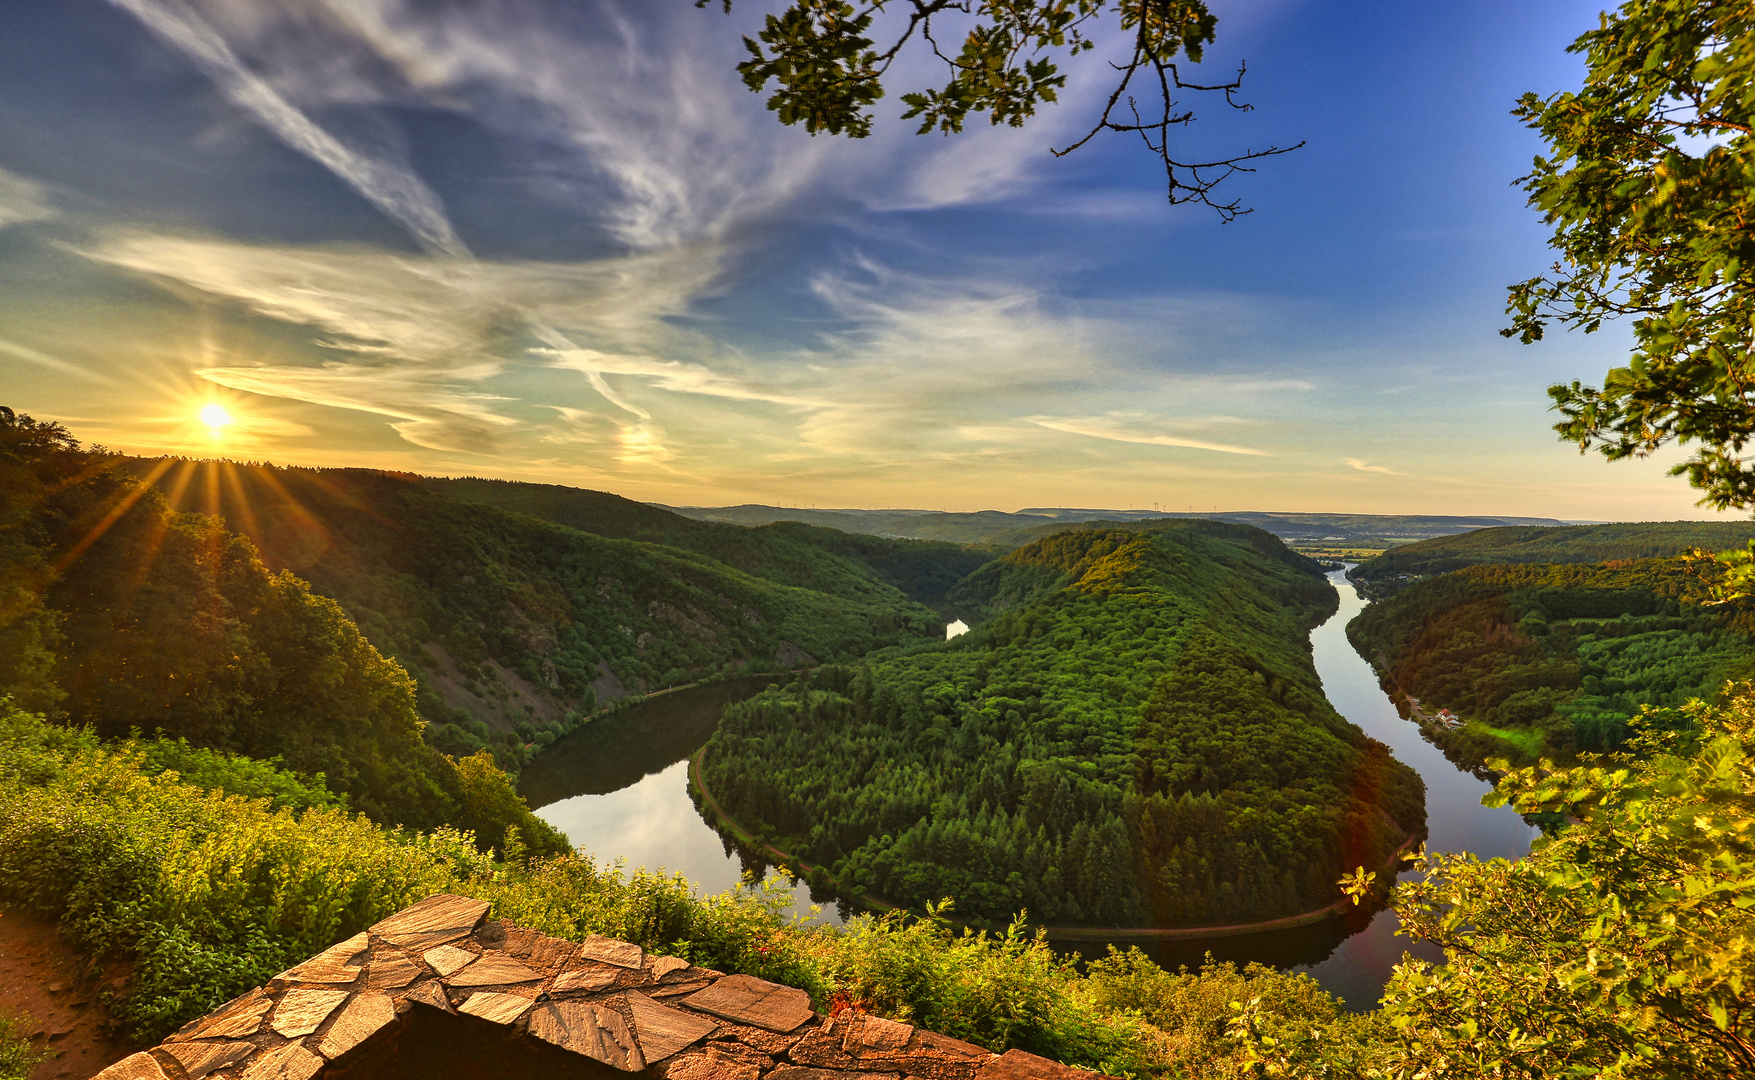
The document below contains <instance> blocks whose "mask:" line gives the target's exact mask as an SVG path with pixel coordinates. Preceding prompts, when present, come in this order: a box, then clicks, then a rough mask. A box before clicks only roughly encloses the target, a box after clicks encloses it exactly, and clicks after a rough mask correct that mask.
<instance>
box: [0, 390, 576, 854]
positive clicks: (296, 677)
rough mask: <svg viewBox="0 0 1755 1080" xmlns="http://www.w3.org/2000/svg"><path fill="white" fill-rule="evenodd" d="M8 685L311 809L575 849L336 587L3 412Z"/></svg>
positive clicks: (32, 699)
mask: <svg viewBox="0 0 1755 1080" xmlns="http://www.w3.org/2000/svg"><path fill="white" fill-rule="evenodd" d="M7 698H10V699H11V700H12V702H14V703H15V704H17V705H20V706H23V707H24V708H27V709H31V710H33V711H39V712H42V713H44V714H46V715H49V716H53V717H57V718H60V719H64V720H66V721H69V722H70V723H72V724H73V725H79V726H83V725H89V726H91V727H92V728H93V729H95V731H96V732H97V733H98V734H99V735H102V736H104V737H107V738H116V739H125V738H127V737H128V736H129V734H130V732H141V733H144V734H146V735H147V736H151V735H153V734H155V733H162V734H164V735H167V736H170V737H172V738H173V739H184V740H187V743H179V742H175V741H171V742H164V741H160V742H157V743H149V744H148V745H147V748H146V753H147V758H148V760H150V761H154V762H157V763H158V764H159V767H161V768H162V767H167V766H168V767H171V768H175V769H177V770H179V771H182V772H184V773H185V774H186V775H188V777H189V778H190V779H191V780H194V781H196V782H198V783H199V782H202V781H203V778H212V785H211V786H214V787H226V788H230V789H232V790H240V786H239V785H240V783H241V784H242V787H241V790H247V791H249V792H251V793H252V794H273V793H276V792H278V793H280V794H285V793H287V792H294V793H297V792H304V793H305V794H304V795H301V796H300V799H301V800H302V801H303V802H304V803H305V804H318V805H327V804H329V803H331V802H333V799H332V798H331V797H329V796H328V795H326V794H324V790H325V788H326V789H327V791H330V792H336V793H339V794H341V795H343V796H345V797H346V799H347V801H348V804H349V805H350V806H351V807H352V808H353V809H355V810H360V811H364V812H365V813H367V814H369V815H370V816H371V817H372V818H373V819H374V820H376V821H379V822H382V823H385V824H393V825H407V826H411V827H413V828H417V829H432V828H434V827H436V826H439V825H447V824H449V825H456V826H461V827H463V828H467V829H470V830H472V831H474V832H475V833H476V835H477V838H478V839H479V840H480V841H481V842H483V843H493V844H499V843H501V842H502V841H503V839H504V837H505V834H506V829H507V827H508V826H515V827H517V828H518V829H519V830H520V832H521V833H522V838H523V842H524V843H525V844H526V845H527V846H528V847H529V848H530V849H531V850H533V851H558V850H564V849H565V848H566V846H567V845H566V841H565V840H563V839H562V838H561V837H560V836H559V835H558V834H556V833H555V832H554V831H553V830H552V829H550V828H548V826H547V825H545V824H544V823H542V822H541V821H539V820H537V819H536V818H535V817H534V816H532V815H531V813H530V811H529V810H528V809H526V808H525V806H524V804H523V802H522V801H520V800H519V799H518V798H517V796H516V794H515V793H514V792H513V790H512V787H511V784H510V782H509V781H508V779H507V777H506V775H505V774H504V773H503V772H501V771H500V770H499V769H497V768H495V766H494V763H493V759H492V758H491V757H490V756H489V755H487V754H485V753H482V754H477V755H472V756H470V757H467V758H464V759H463V760H461V761H457V760H452V759H450V758H448V757H446V756H444V755H442V754H440V753H438V752H437V751H435V750H434V749H433V748H431V747H429V746H428V745H426V744H425V743H424V742H423V741H422V737H421V724H420V720H419V717H418V716H417V715H416V712H415V693H414V686H413V684H412V683H411V682H410V680H409V678H408V675H407V673H406V672H404V671H403V669H402V668H401V667H399V666H398V665H397V664H396V663H395V662H394V661H392V660H389V659H387V658H385V657H384V656H383V655H382V654H381V653H380V652H379V651H378V650H377V649H375V648H373V647H372V645H371V644H370V643H369V642H367V641H366V639H365V638H364V637H363V636H362V635H361V634H360V631H359V628H358V627H357V626H355V625H354V623H353V621H352V620H350V619H349V618H348V617H347V615H346V613H345V612H344V611H343V610H342V609H341V607H340V606H339V605H337V604H336V603H335V602H334V601H333V600H330V599H327V598H325V597H322V596H317V595H313V593H312V592H311V590H310V589H309V587H308V586H307V585H306V584H305V582H303V581H300V580H299V579H298V578H296V577H294V576H293V575H292V574H290V573H279V574H276V573H273V572H271V571H270V570H269V568H268V567H266V566H264V565H263V564H262V561H261V560H260V559H258V558H257V556H256V552H255V550H254V548H253V547H252V545H251V544H250V542H249V541H248V540H246V539H244V538H243V537H241V536H238V535H237V534H236V533H233V532H231V531H229V530H227V529H226V528H224V527H223V526H222V525H221V524H220V523H219V522H218V521H216V520H215V519H213V518H210V517H204V516H201V515H197V514H177V513H173V512H172V511H171V510H170V509H169V508H168V507H167V506H166V505H165V500H164V499H163V497H162V496H160V495H159V494H158V492H156V491H154V490H153V489H151V488H150V487H147V486H145V485H142V484H141V483H139V482H138V481H136V480H134V479H133V478H132V477H130V476H128V475H127V474H126V473H124V472H123V470H121V469H120V468H118V467H117V459H116V458H115V457H114V456H113V455H108V454H103V453H94V452H90V451H87V450H85V449H83V448H82V447H80V445H79V444H78V443H77V442H76V441H75V440H74V439H73V438H72V436H70V435H69V434H68V433H67V432H66V431H65V430H64V429H62V428H60V427H59V426H58V425H55V424H39V423H37V422H35V421H33V420H32V419H31V418H30V417H27V416H19V415H16V414H14V413H13V412H12V411H11V410H9V409H5V408H0V703H3V702H4V701H5V699H7ZM190 744H192V745H193V747H196V748H206V749H210V750H215V751H222V752H224V753H221V754H203V753H200V752H198V751H197V750H193V749H191V745H190ZM239 754H241V755H248V757H249V758H252V759H260V760H253V761H252V760H245V759H243V758H234V757H230V756H228V755H239ZM275 764H284V765H285V766H287V767H289V768H291V769H293V770H295V771H296V772H298V773H300V774H303V776H304V777H306V778H313V779H311V780H310V782H309V783H306V782H304V781H303V780H301V779H299V778H292V777H286V776H283V775H280V774H279V771H278V770H277V769H275V768H274V765H275ZM311 791H315V792H317V794H316V795H315V796H310V792H311ZM88 839H91V837H89V836H88ZM93 842H96V841H95V840H94V841H93Z"/></svg>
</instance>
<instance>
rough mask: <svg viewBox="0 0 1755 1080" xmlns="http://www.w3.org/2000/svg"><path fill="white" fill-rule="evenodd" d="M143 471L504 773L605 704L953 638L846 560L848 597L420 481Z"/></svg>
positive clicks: (444, 729) (458, 747)
mask: <svg viewBox="0 0 1755 1080" xmlns="http://www.w3.org/2000/svg"><path fill="white" fill-rule="evenodd" d="M129 467H130V468H131V469H132V470H133V471H134V472H135V473H137V474H138V475H141V476H143V477H145V478H147V479H148V480H149V481H150V482H152V483H153V484H155V485H156V486H157V488H158V489H160V490H161V491H162V492H163V493H164V495H165V498H166V499H167V500H168V501H169V502H170V504H171V505H172V506H174V507H176V508H178V509H193V510H201V511H203V512H207V513H217V514H219V515H220V516H222V517H223V518H224V519H225V520H226V522H227V523H228V524H229V525H231V526H232V527H233V528H235V529H237V530H238V531H239V532H242V533H244V534H245V535H247V536H249V537H250V538H251V539H252V540H253V541H255V543H256V545H257V547H258V548H259V549H260V550H261V553H262V558H263V560H264V561H265V562H266V563H267V564H268V565H269V566H270V567H272V568H274V569H277V570H278V569H283V568H284V569H290V570H292V571H293V572H295V573H297V574H298V575H299V576H300V577H302V578H304V579H305V580H307V581H309V582H310V583H311V585H312V587H313V588H314V589H315V590H316V591H317V592H319V593H321V594H323V595H325V596H330V597H333V598H334V599H335V600H337V601H339V602H340V603H341V605H342V606H343V607H344V608H345V609H346V610H347V612H348V613H349V614H350V615H351V616H352V617H353V619H354V620H355V621H357V622H358V624H359V626H360V628H361V629H362V630H363V631H364V632H365V634H366V636H367V637H368V638H369V639H370V640H371V641H372V643H373V644H374V645H376V646H377V647H378V648H379V649H381V650H382V651H384V652H386V653H388V654H389V655H391V656H393V657H395V658H396V659H398V660H400V661H402V663H403V665H404V666H405V667H407V668H408V670H409V671H410V672H411V673H412V674H413V675H414V676H415V678H416V679H417V681H418V683H419V695H420V696H419V703H420V711H421V714H422V715H423V716H424V717H426V718H427V719H428V720H429V721H432V722H433V727H431V728H429V731H428V734H429V737H430V738H432V739H433V740H434V741H435V744H436V745H439V746H440V747H442V748H445V749H450V750H454V751H458V752H460V751H462V750H468V749H471V748H473V747H474V746H477V745H480V743H481V742H482V741H483V740H488V741H490V742H491V743H492V744H493V746H494V748H495V750H496V753H497V754H498V755H500V756H501V757H502V759H504V760H506V762H507V764H515V763H517V762H518V761H520V760H522V758H523V757H524V756H525V751H524V749H523V747H524V745H525V744H526V743H529V742H532V741H546V739H547V738H550V737H552V733H550V732H545V729H547V728H551V727H553V726H554V725H555V724H556V723H557V722H561V721H564V720H565V719H566V717H567V716H568V715H569V714H576V713H578V712H579V711H582V710H589V709H590V708H591V707H592V706H593V704H595V703H598V702H604V701H609V700H613V699H616V698H619V697H622V696H625V695H627V694H634V693H644V692H648V691H650V690H655V689H659V688H662V687H665V686H670V685H676V684H680V683H685V682H690V681H693V680H695V679H698V678H701V677H704V676H710V675H716V674H720V673H726V672H732V671H739V670H743V671H752V672H753V671H778V670H784V669H788V668H794V667H799V666H804V665H809V664H813V663H816V662H818V661H820V660H828V659H834V658H853V657H857V656H861V655H864V654H865V653H866V652H868V651H870V650H872V649H874V648H878V647H880V646H884V645H889V644H895V643H899V642H906V641H912V640H919V639H922V638H937V637H940V636H941V635H942V632H943V631H942V627H943V621H942V619H940V618H939V617H938V616H937V615H936V614H935V613H934V612H932V611H930V610H928V609H927V608H925V607H923V606H921V605H920V604H917V603H915V602H913V601H911V600H909V599H908V598H907V597H906V596H904V595H902V594H901V593H900V592H899V591H897V590H896V589H894V588H893V587H891V586H889V585H887V584H885V583H883V582H882V581H879V580H876V578H875V577H874V576H872V574H870V573H856V572H855V569H854V568H852V564H850V563H846V562H845V561H843V563H841V564H834V565H835V566H836V567H838V568H839V570H840V571H841V572H842V576H841V577H840V578H838V579H837V581H836V583H835V584H836V585H838V586H844V588H841V589H840V590H839V591H838V592H837V593H833V594H831V593H829V592H826V591H820V590H817V589H807V588H799V587H796V586H790V585H783V584H777V583H776V582H774V581H770V580H764V579H762V578H758V577H754V576H751V575H750V574H747V573H743V572H741V571H738V570H735V569H732V568H731V567H729V566H726V565H725V564H723V563H720V562H717V561H715V560H713V559H710V558H707V557H705V556H703V555H699V554H696V553H695V552H692V551H685V550H681V549H678V548H673V547H663V546H660V545H657V544H649V543H641V542H638V541H633V540H623V539H611V538H607V537H604V536H600V535H593V534H590V533H585V532H581V531H579V530H577V529H573V528H568V527H566V526H563V525H558V524H555V523H554V522H552V521H546V520H542V519H540V518H537V517H532V516H530V515H527V514H523V513H516V512H513V511H509V510H505V509H501V508H499V507H495V506H488V505H481V504H479V503H475V502H465V501H463V500H461V499H456V498H450V497H447V496H445V495H441V494H439V493H437V492H436V491H434V490H431V489H429V488H428V487H427V486H426V485H425V483H424V482H423V481H422V480H421V479H420V478H419V477H415V476H409V475H400V474H390V473H384V472H378V471H374V470H366V469H322V470H318V469H296V468H277V467H273V466H244V465H235V464H230V463H211V462H209V463H197V462H190V461H182V460H175V459H157V460H145V459H135V460H133V461H131V462H130V463H129ZM609 499H611V500H613V497H609ZM624 504H625V505H624ZM607 505H610V506H612V507H614V508H615V509H616V510H617V512H618V513H625V514H626V515H627V519H626V520H627V521H628V522H629V524H628V526H627V527H629V528H634V527H639V520H640V516H641V515H640V509H644V510H648V511H650V513H649V514H647V515H645V516H646V517H648V518H650V517H651V516H652V515H659V514H663V513H664V512H663V511H661V510H656V509H652V508H638V504H626V501H625V500H616V501H612V502H609V503H608V504H607ZM630 506H631V507H635V508H637V509H634V510H629V509H628V507H630ZM831 562H832V561H831V560H829V559H827V558H819V559H817V560H816V561H815V562H813V563H811V564H809V566H805V567H801V568H800V573H801V574H803V573H805V571H806V570H821V569H822V568H823V567H824V566H829V565H831Z"/></svg>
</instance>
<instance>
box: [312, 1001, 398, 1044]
mask: <svg viewBox="0 0 1755 1080" xmlns="http://www.w3.org/2000/svg"><path fill="white" fill-rule="evenodd" d="M395 1021H396V1006H395V1005H394V1004H392V1003H391V1001H390V995H389V994H384V993H374V992H371V991H368V992H366V993H362V994H355V995H354V998H353V1000H352V1001H350V1002H348V1003H347V1008H345V1009H343V1010H341V1015H339V1016H337V1017H336V1018H335V1023H333V1024H330V1025H329V1031H328V1032H327V1033H326V1034H325V1035H324V1036H323V1041H322V1042H321V1043H319V1044H318V1045H317V1053H319V1054H321V1055H323V1056H324V1057H325V1058H327V1059H329V1060H330V1061H334V1060H335V1059H336V1058H338V1057H340V1056H341V1055H343V1054H345V1053H347V1052H348V1051H349V1050H352V1049H353V1048H354V1047H356V1046H358V1045H359V1044H360V1043H363V1042H365V1041H366V1040H367V1039H369V1038H371V1037H372V1036H373V1035H376V1034H377V1033H378V1032H380V1031H382V1030H384V1029H385V1028H387V1027H389V1026H390V1025H391V1024H392V1023H394V1022H395Z"/></svg>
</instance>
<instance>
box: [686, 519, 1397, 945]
mask: <svg viewBox="0 0 1755 1080" xmlns="http://www.w3.org/2000/svg"><path fill="white" fill-rule="evenodd" d="M1264 552H1267V554H1264ZM1304 563H1305V561H1304V560H1302V558H1301V557H1298V556H1294V555H1291V554H1290V553H1287V552H1284V551H1283V549H1282V548H1280V546H1279V542H1278V541H1276V540H1274V539H1273V538H1272V537H1270V536H1267V534H1265V533H1261V532H1260V531H1259V530H1254V529H1249V528H1247V527H1241V526H1233V525H1223V524H1215V523H1203V522H1187V523H1172V524H1168V525H1161V526H1156V527H1153V528H1151V529H1146V530H1124V529H1102V530H1078V531H1073V532H1067V533H1061V534H1057V535H1055V536H1053V537H1049V538H1047V539H1044V540H1042V541H1038V542H1037V543H1036V544H1033V545H1030V546H1028V547H1025V548H1023V549H1020V550H1019V551H1017V552H1014V553H1012V554H1011V555H1008V556H1007V557H1006V558H1005V559H1004V560H1002V561H1001V562H1000V563H997V564H993V565H992V566H990V567H988V568H984V569H983V570H982V571H979V572H977V574H976V575H975V576H974V577H973V578H971V579H970V580H969V581H967V582H965V584H964V585H963V586H960V587H959V591H961V592H964V593H965V594H966V595H967V596H968V597H969V599H970V600H971V601H972V602H975V603H978V604H979V605H981V606H983V607H985V608H986V609H987V610H989V611H992V612H996V614H994V615H993V617H991V618H990V619H988V620H987V621H986V622H985V623H984V624H983V625H981V626H980V627H978V628H977V629H976V630H974V631H972V632H971V633H969V634H967V635H964V636H963V637H960V638H958V639H956V640H955V641H953V642H950V643H947V644H945V645H940V646H935V647H932V648H927V649H917V650H913V651H911V652H908V653H898V652H892V653H890V654H888V655H881V656H879V657H876V658H873V659H871V660H870V661H868V662H866V663H862V664H859V665H855V666H839V667H832V668H825V669H822V670H819V671H818V672H816V673H814V674H813V675H811V676H809V677H804V678H800V679H797V680H795V681H794V682H793V683H792V684H791V685H789V686H786V687H781V688H775V689H771V690H769V691H767V692H766V693H764V694H761V695H758V696H757V697H755V698H752V699H750V700H748V701H746V702H743V703H741V704H739V705H735V706H732V707H731V708H730V709H728V710H727V713H726V716H725V719H724V720H723V721H722V722H721V724H720V727H719V729H718V731H717V732H716V733H715V735H714V736H713V739H712V740H711V742H709V744H708V746H707V748H706V750H705V754H704V765H703V770H704V779H705V781H706V784H707V786H708V788H709V790H710V791H711V792H712V794H713V795H714V797H715V798H716V799H718V800H719V801H720V802H721V803H722V804H723V805H724V806H725V807H726V808H727V810H728V811H729V812H730V813H731V814H732V816H733V817H735V818H736V819H737V820H738V821H739V823H740V824H743V825H745V826H746V827H753V828H756V829H758V830H760V831H761V832H762V833H763V834H764V835H765V836H766V837H767V838H769V839H770V840H771V841H773V842H774V843H776V844H777V845H778V846H779V847H781V848H782V849H783V850H786V851H788V852H789V853H791V854H793V855H795V856H797V857H798V858H800V859H802V860H803V861H805V862H807V863H811V864H816V865H820V866H821V867H823V868H824V870H823V873H822V875H819V876H820V878H821V880H819V881H818V882H817V884H820V885H832V886H833V887H835V888H837V889H838V890H839V891H841V892H842V893H843V894H844V895H856V894H861V893H867V894H875V895H877V896H880V897H883V898H885V899H888V900H891V901H895V902H899V903H903V904H908V905H913V906H919V905H921V904H924V903H926V902H929V901H935V900H937V899H940V898H943V897H954V898H955V899H956V901H957V905H958V906H957V910H958V911H960V912H962V913H963V914H965V915H970V916H975V917H978V918H983V919H988V920H993V921H996V922H998V921H1004V920H1006V919H1008V918H1010V917H1011V916H1012V915H1013V914H1014V913H1016V912H1017V911H1019V910H1020V909H1025V908H1027V909H1028V910H1029V913H1030V915H1031V917H1032V918H1033V919H1036V920H1038V921H1042V922H1047V923H1051V924H1086V925H1098V926H1137V925H1148V924H1149V925H1161V926H1174V925H1198V924H1203V923H1206V924H1211V923H1228V922H1239V921H1244V920H1248V919H1259V918H1268V917H1274V916H1281V915H1288V914H1293V913H1296V912H1301V911H1306V910H1309V909H1312V908H1315V907H1319V906H1321V905H1323V904H1326V903H1329V902H1331V901H1333V900H1334V899H1335V898H1336V897H1337V896H1338V895H1339V893H1338V891H1337V888H1336V886H1335V881H1336V879H1337V878H1338V877H1339V876H1340V874H1341V873H1342V871H1344V870H1349V869H1351V868H1353V867H1355V866H1358V865H1366V866H1378V865H1380V864H1381V863H1382V861H1383V860H1384V858H1385V857H1386V856H1387V855H1388V854H1389V853H1390V852H1391V851H1393V850H1394V849H1395V848H1396V846H1397V845H1399V844H1400V843H1402V842H1403V840H1404V839H1405V838H1407V837H1408V836H1409V834H1411V833H1415V832H1417V831H1419V830H1420V829H1421V828H1422V827H1423V824H1424V792H1423V788H1422V785H1421V783H1420V780H1419V778H1418V777H1417V776H1416V775H1415V774H1414V773H1413V772H1412V770H1410V769H1408V768H1406V767H1405V766H1403V765H1401V764H1400V763H1398V762H1396V761H1394V760H1393V759H1392V758H1391V757H1390V756H1389V753H1388V751H1387V749H1386V748H1385V747H1383V746H1382V745H1381V744H1379V743H1376V742H1373V741H1372V740H1370V739H1367V738H1366V737H1365V736H1364V734H1363V733H1361V732H1360V731H1359V730H1358V729H1357V728H1355V727H1353V726H1352V725H1351V724H1349V723H1347V722H1346V721H1345V720H1344V719H1342V718H1341V717H1340V716H1338V715H1337V714H1336V713H1335V712H1334V710H1333V708H1332V707H1330V705H1329V703H1328V701H1327V700H1326V699H1325V698H1324V697H1323V694H1322V687H1321V682H1320V680H1319V679H1318V677H1317V675H1316V672H1315V670H1314V668H1313V666H1312V664H1311V659H1310V650H1309V639H1308V633H1307V632H1308V629H1309V628H1310V627H1311V626H1312V625H1313V624H1315V623H1316V622H1318V621H1319V620H1320V619H1321V618H1322V617H1323V616H1324V615H1326V614H1328V613H1330V612H1332V611H1333V610H1334V609H1335V605H1336V602H1337V598H1336V595H1335V592H1334V590H1333V589H1332V588H1331V587H1330V586H1329V585H1328V583H1327V582H1326V581H1325V580H1323V578H1322V577H1321V576H1320V575H1318V574H1316V573H1315V572H1313V571H1312V570H1310V569H1308V568H1307V566H1306V565H1304Z"/></svg>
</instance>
